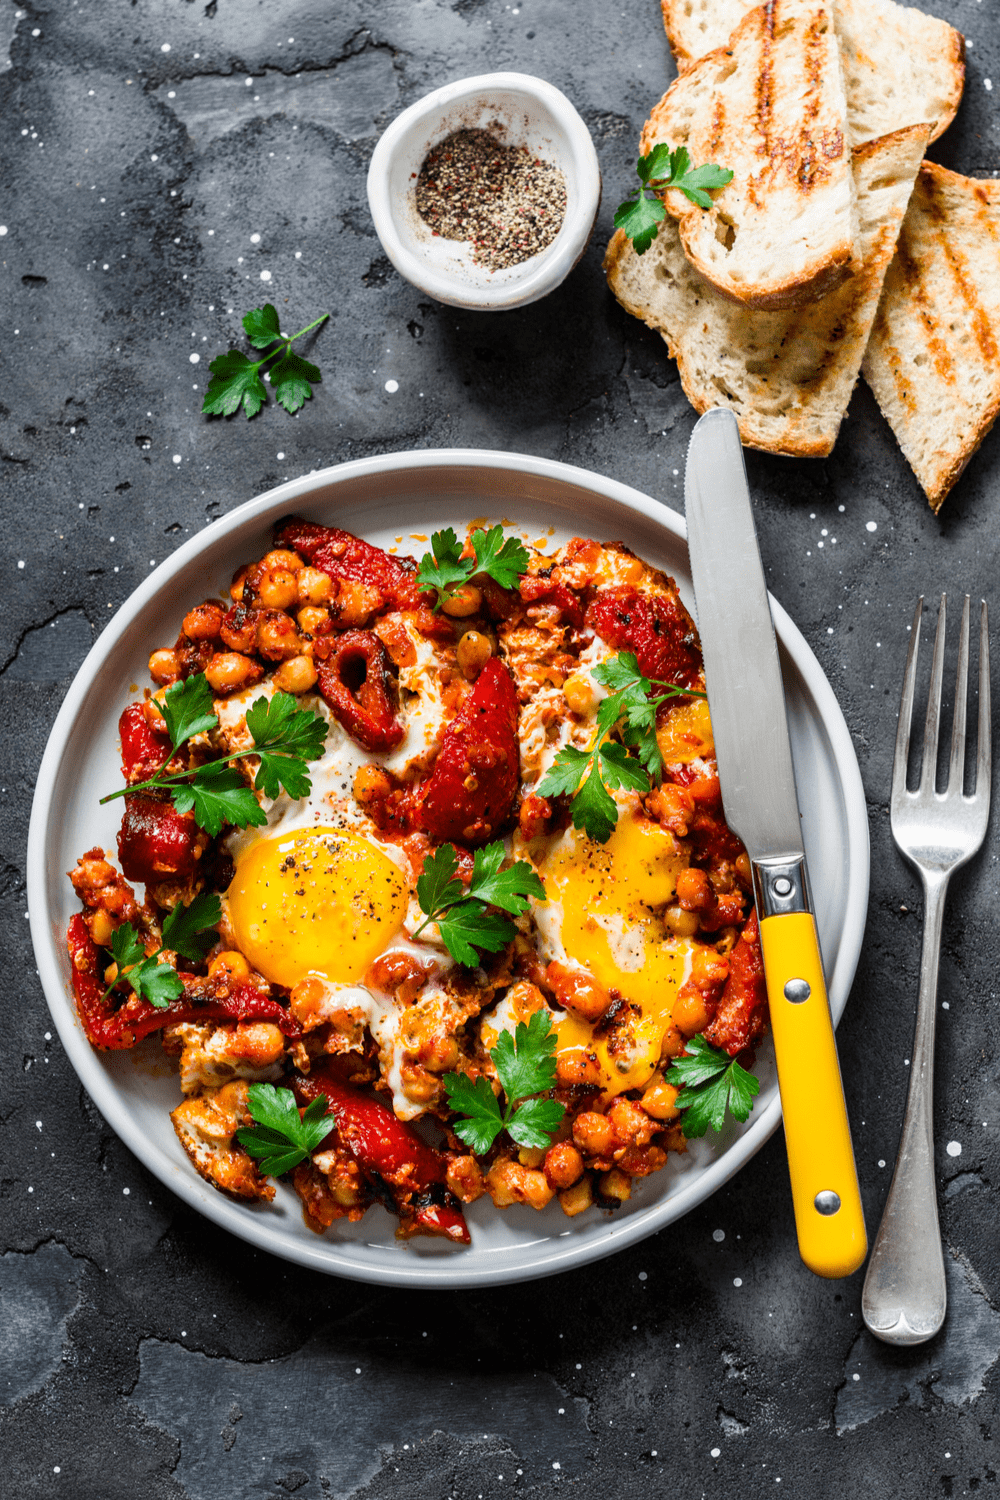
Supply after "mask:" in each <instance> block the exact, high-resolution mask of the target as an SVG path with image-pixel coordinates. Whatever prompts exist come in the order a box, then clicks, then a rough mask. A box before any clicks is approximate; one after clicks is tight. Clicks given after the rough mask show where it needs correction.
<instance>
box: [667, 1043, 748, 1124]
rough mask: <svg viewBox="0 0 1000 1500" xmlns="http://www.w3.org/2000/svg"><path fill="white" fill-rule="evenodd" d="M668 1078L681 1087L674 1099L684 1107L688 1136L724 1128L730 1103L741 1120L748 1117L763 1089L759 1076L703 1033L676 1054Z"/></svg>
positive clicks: (684, 1120) (737, 1118) (733, 1112)
mask: <svg viewBox="0 0 1000 1500" xmlns="http://www.w3.org/2000/svg"><path fill="white" fill-rule="evenodd" d="M665 1079H666V1082H667V1083H669V1084H673V1085H674V1087H675V1088H676V1087H679V1088H680V1093H679V1094H678V1095H677V1098H676V1099H675V1100H674V1103H675V1104H676V1106H677V1108H678V1109H680V1110H682V1111H683V1114H682V1117H681V1130H682V1131H683V1132H684V1134H685V1135H686V1136H687V1137H688V1139H691V1138H692V1137H695V1136H702V1135H704V1134H705V1132H706V1130H721V1129H722V1126H723V1122H724V1121H725V1118H726V1108H727V1106H728V1108H729V1111H730V1113H731V1114H732V1116H733V1118H734V1119H736V1120H739V1121H740V1123H741V1124H742V1122H743V1121H744V1120H746V1119H749V1116H750V1111H751V1110H752V1109H753V1101H754V1099H755V1098H756V1097H757V1095H758V1094H759V1093H760V1079H759V1078H756V1077H755V1076H754V1075H753V1073H748V1072H747V1070H746V1068H743V1067H741V1066H740V1064H739V1063H738V1062H737V1061H736V1059H735V1058H732V1057H730V1056H729V1053H728V1052H723V1051H722V1050H721V1048H719V1047H713V1046H712V1045H711V1043H709V1042H706V1040H705V1038H704V1037H703V1036H693V1037H692V1038H691V1040H690V1041H689V1042H688V1043H687V1046H686V1047H685V1049H684V1055H682V1056H681V1057H675V1058H674V1060H673V1062H672V1064H671V1066H670V1069H669V1071H668V1072H667V1073H666V1074H665Z"/></svg>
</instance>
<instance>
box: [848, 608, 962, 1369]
mask: <svg viewBox="0 0 1000 1500" xmlns="http://www.w3.org/2000/svg"><path fill="white" fill-rule="evenodd" d="M946 600H947V596H946V595H945V594H942V595H941V610H940V613H939V615H938V624H937V634H936V636H935V638H934V661H933V665H932V667H931V685H930V693H929V695H928V700H927V721H926V725H925V728H924V755H923V765H922V767H921V772H920V784H919V786H918V787H917V789H916V791H914V792H910V791H907V788H906V765H907V760H908V758H909V753H910V720H911V717H912V714H913V689H914V684H915V682H916V676H917V642H918V639H919V636H920V616H921V612H922V610H923V604H924V601H923V599H922V598H921V600H920V602H919V603H918V605H917V612H916V614H915V615H914V617H913V627H912V633H911V637H910V649H909V652H908V654H907V658H906V674H905V676H904V679H903V698H902V702H901V703H900V706H899V723H898V726H897V729H896V754H895V759H894V761H893V766H892V835H893V838H894V839H895V840H896V844H897V846H898V847H899V849H900V851H901V852H902V853H903V854H904V855H905V856H906V858H907V859H908V860H909V861H910V863H911V864H912V865H914V866H915V867H916V869H917V870H918V871H919V872H920V879H921V881H922V883H923V887H924V946H923V954H922V956H921V961H920V991H919V997H918V1000H917V1025H916V1034H915V1036H914V1039H913V1053H912V1056H911V1059H910V1087H909V1092H908V1094H907V1098H906V1114H905V1116H904V1118H903V1133H902V1136H901V1138H900V1142H899V1155H898V1156H897V1158H896V1170H895V1171H894V1173H893V1176H892V1183H891V1185H890V1188H889V1197H888V1200H887V1202H886V1205H885V1212H884V1214H883V1216H882V1223H881V1225H880V1227H879V1232H878V1237H877V1238H876V1240H875V1248H874V1249H873V1251H872V1255H871V1260H870V1261H869V1264H868V1274H867V1275H866V1277H865V1286H864V1292H863V1293H862V1298H861V1309H862V1313H863V1315H864V1320H865V1323H866V1324H867V1325H868V1327H869V1329H870V1330H871V1332H872V1333H874V1334H875V1336H876V1337H877V1338H880V1339H884V1340H885V1342H886V1343H889V1344H922V1343H924V1342H925V1341H926V1340H927V1339H930V1338H933V1337H934V1335H935V1334H936V1333H937V1331H938V1329H939V1328H940V1327H941V1325H942V1323H943V1322H944V1315H945V1309H946V1306H947V1293H946V1291H945V1279H944V1254H943V1251H942V1248H941V1230H940V1227H939V1224H938V1209H937V1192H936V1189H935V1183H934V1131H933V1120H932V1106H933V1091H934V1021H935V1013H936V1010H937V983H938V959H939V957H940V954H941V926H942V920H943V917H944V903H945V895H946V893H947V890H948V881H949V879H950V878H951V875H952V872H953V871H954V870H957V869H958V868H959V867H960V866H961V865H964V864H965V862H966V861H967V860H969V859H971V858H972V856H973V854H975V852H976V850H977V849H978V848H979V846H980V845H981V844H982V842H983V838H984V837H985V834H986V824H987V821H988V819H989V814H990V658H989V639H988V629H989V622H988V616H987V611H986V604H985V601H984V602H983V604H982V606H981V609H980V620H979V735H978V750H977V759H976V789H975V791H974V792H973V793H972V795H971V796H966V795H965V793H964V791H963V780H964V768H965V710H966V697H967V691H968V678H969V597H968V595H966V597H965V606H964V608H963V610H962V633H961V638H960V640H959V647H958V672H957V676H956V682H955V712H954V719H953V722H952V734H951V761H950V764H949V767H948V785H947V787H946V788H945V790H944V791H943V792H939V791H937V790H936V788H935V782H936V778H937V756H938V732H939V729H940V724H941V683H942V678H943V676H944V638H945V606H946Z"/></svg>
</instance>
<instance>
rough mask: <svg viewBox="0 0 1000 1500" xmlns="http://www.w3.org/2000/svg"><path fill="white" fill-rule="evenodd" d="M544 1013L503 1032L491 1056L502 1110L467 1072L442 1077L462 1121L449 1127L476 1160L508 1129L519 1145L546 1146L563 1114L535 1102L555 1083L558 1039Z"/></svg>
mask: <svg viewBox="0 0 1000 1500" xmlns="http://www.w3.org/2000/svg"><path fill="white" fill-rule="evenodd" d="M551 1023H552V1018H551V1016H550V1015H549V1013H548V1011H545V1010H536V1011H535V1012H534V1013H533V1015H531V1016H530V1017H529V1019H528V1022H527V1024H525V1022H524V1021H519V1022H518V1023H517V1028H516V1030H515V1032H514V1035H513V1036H511V1034H510V1032H509V1031H502V1032H501V1033H500V1036H499V1037H498V1039H497V1044H496V1046H495V1047H493V1048H491V1050H490V1057H491V1058H492V1059H493V1064H494V1066H495V1068H496V1070H497V1077H498V1078H499V1080H500V1083H501V1086H502V1088H503V1091H504V1095H505V1098H506V1104H505V1107H504V1109H503V1110H501V1108H500V1101H499V1100H498V1099H497V1096H496V1095H495V1094H494V1092H493V1089H492V1088H491V1087H490V1082H489V1079H488V1078H483V1077H479V1078H477V1079H476V1081H475V1083H473V1081H472V1079H471V1078H469V1077H468V1075H467V1074H465V1073H446V1074H445V1076H444V1087H445V1093H446V1094H447V1095H448V1103H449V1104H450V1105H451V1107H452V1109H453V1110H454V1111H455V1112H456V1114H460V1115H464V1116H465V1118H464V1119H462V1120H459V1121H458V1123H457V1124H453V1125H452V1129H453V1130H454V1132H455V1134H456V1135H457V1136H458V1137H459V1139H460V1140H463V1141H464V1142H465V1144H466V1145H467V1146H471V1147H472V1149H473V1151H474V1152H475V1153H476V1155H477V1156H482V1155H483V1153H484V1152H486V1151H488V1150H489V1149H490V1147H491V1146H492V1144H493V1142H494V1141H495V1140H496V1138H497V1136H498V1135H499V1134H500V1132H501V1130H506V1131H507V1133H508V1135H509V1136H510V1137H511V1138H512V1140H514V1141H516V1142H517V1144H518V1145H519V1146H536V1147H545V1146H548V1145H549V1144H550V1142H551V1140H552V1135H553V1132H554V1131H555V1130H556V1129H557V1128H558V1126H559V1122H560V1121H561V1120H562V1117H563V1115H564V1114H565V1113H566V1108H565V1106H564V1105H562V1104H560V1103H559V1101H558V1100H556V1099H537V1098H533V1097H531V1096H532V1095H536V1094H541V1093H544V1092H545V1090H546V1089H550V1088H551V1087H552V1085H553V1084H554V1083H555V1080H556V1059H555V1050H556V1034H555V1032H554V1031H553V1030H552V1024H551Z"/></svg>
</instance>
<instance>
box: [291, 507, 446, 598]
mask: <svg viewBox="0 0 1000 1500" xmlns="http://www.w3.org/2000/svg"><path fill="white" fill-rule="evenodd" d="M274 540H275V545H276V546H278V547H288V548H290V549H291V550H292V551H293V552H297V553H298V554H299V556H300V557H302V558H305V560H306V562H307V563H309V564H311V566H312V567H314V568H319V569H320V570H321V571H322V572H324V573H327V574H329V576H330V577H331V578H346V579H349V580H350V581H352V582H353V583H364V584H367V585H368V587H369V588H375V589H378V590H379V592H380V593H381V594H382V597H383V598H384V599H385V601H386V603H388V604H391V605H392V606H393V608H394V609H419V608H420V607H421V605H422V604H423V603H424V602H425V601H424V600H423V598H422V597H421V594H420V590H419V589H418V588H417V583H416V574H417V565H416V563H415V562H414V561H413V558H412V557H393V555H392V554H391V553H390V552H383V551H382V548H381V547H374V546H372V544H371V542H365V541H362V540H361V538H360V537H357V536H352V534H351V533H350V532H349V531H342V530H341V529H340V527H339V526H316V525H314V524H313V523H312V522H311V521H301V520H299V518H298V517H297V516H290V517H289V518H288V520H287V521H281V522H279V524H278V526H277V527H276V529H275V533H274Z"/></svg>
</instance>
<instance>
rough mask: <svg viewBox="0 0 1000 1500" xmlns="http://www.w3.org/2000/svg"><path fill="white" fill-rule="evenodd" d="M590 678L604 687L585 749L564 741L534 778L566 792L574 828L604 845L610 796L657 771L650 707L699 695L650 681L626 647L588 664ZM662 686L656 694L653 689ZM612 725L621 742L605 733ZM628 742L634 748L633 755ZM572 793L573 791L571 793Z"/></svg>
mask: <svg viewBox="0 0 1000 1500" xmlns="http://www.w3.org/2000/svg"><path fill="white" fill-rule="evenodd" d="M591 675H592V676H593V678H594V681H595V682H598V683H600V685H601V686H602V687H606V688H610V689H611V691H610V692H609V693H608V696H607V697H606V698H603V699H602V700H601V702H600V704H599V705H598V709H597V720H596V736H595V740H594V744H593V746H592V747H591V749H590V750H580V749H578V748H577V747H576V746H575V745H566V746H564V747H563V749H562V750H560V751H559V754H558V755H557V756H556V758H555V760H554V761H553V763H552V765H551V766H550V767H549V769H548V771H546V773H545V775H544V776H543V777H542V779H541V781H540V782H539V783H538V787H537V791H538V793H539V795H540V796H542V797H560V796H572V797H573V805H572V807H571V809H570V816H571V818H572V820H573V827H574V828H582V829H583V830H584V831H585V832H586V833H587V835H588V836H589V837H590V838H592V839H596V840H597V841H598V843H601V844H605V843H607V841H608V839H609V838H610V837H611V831H612V829H613V828H614V826H615V824H616V823H617V821H618V809H617V806H616V805H615V800H614V798H613V797H612V795H611V791H609V790H608V789H609V788H611V790H613V791H617V790H619V789H620V788H622V787H626V788H628V789H629V790H631V791H637V792H640V793H641V792H648V791H649V789H650V786H651V785H652V782H653V781H654V780H656V781H658V780H659V778H660V776H661V775H662V773H663V756H662V755H661V754H660V747H659V744H658V743H657V739H656V712H657V709H658V708H659V707H660V705H661V703H666V702H667V700H668V699H670V698H704V697H705V694H704V693H703V692H701V691H699V690H698V689H697V688H685V687H678V686H677V684H676V683H673V682H651V681H650V679H649V678H648V677H644V676H643V674H642V673H641V672H640V671H639V662H638V660H637V658H636V656H635V655H634V653H633V652H631V651H620V652H619V653H618V655H617V656H611V657H609V658H608V660H607V661H604V662H601V663H600V664H599V665H598V666H596V667H594V669H593V672H592V674H591ZM654 688H662V689H663V691H662V692H661V693H656V694H654V693H653V690H654ZM615 729H617V730H618V732H619V734H620V736H621V740H622V743H621V744H617V743H616V742H615V741H613V740H609V739H608V738H607V736H608V735H610V734H611V733H612V731H613V730H615ZM628 747H631V748H633V749H635V750H636V751H637V752H638V759H637V760H636V759H635V758H633V757H632V756H630V755H629V754H628ZM574 793H575V796H574Z"/></svg>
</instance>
